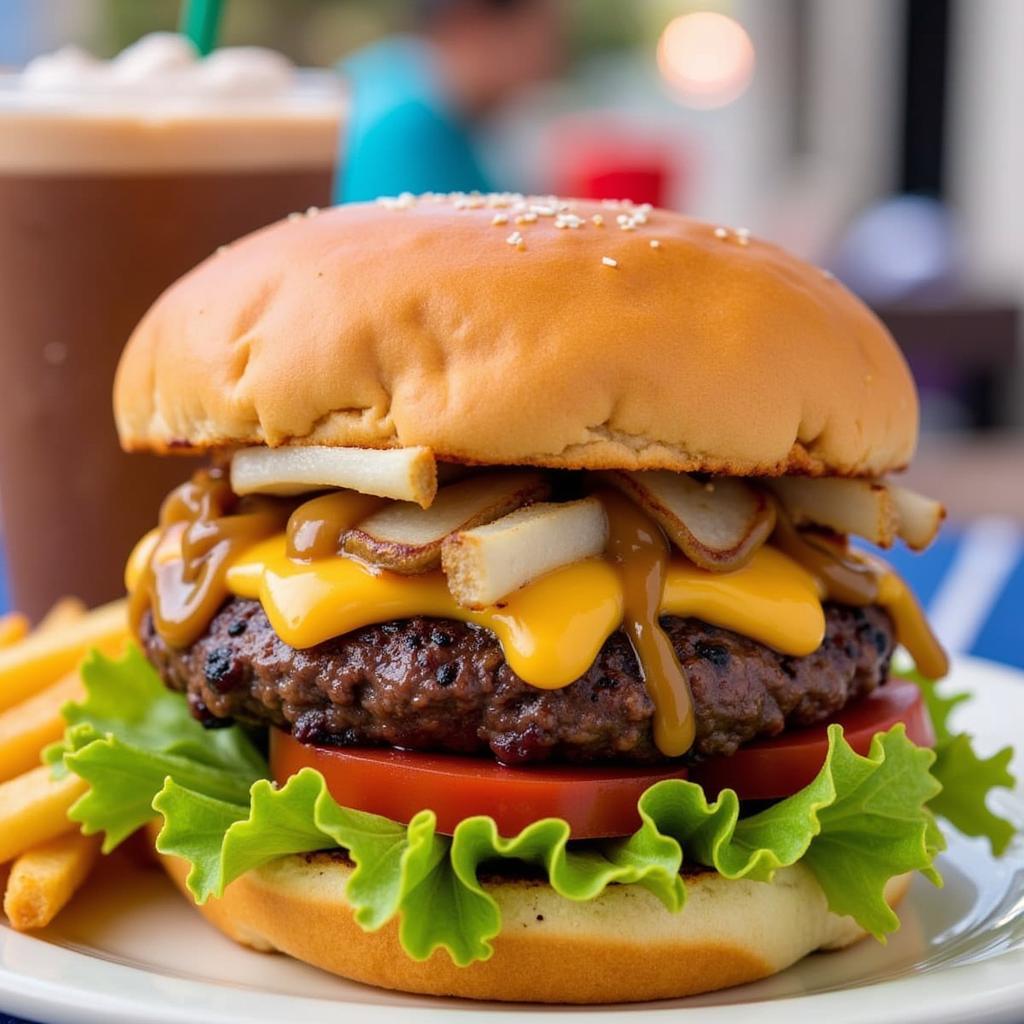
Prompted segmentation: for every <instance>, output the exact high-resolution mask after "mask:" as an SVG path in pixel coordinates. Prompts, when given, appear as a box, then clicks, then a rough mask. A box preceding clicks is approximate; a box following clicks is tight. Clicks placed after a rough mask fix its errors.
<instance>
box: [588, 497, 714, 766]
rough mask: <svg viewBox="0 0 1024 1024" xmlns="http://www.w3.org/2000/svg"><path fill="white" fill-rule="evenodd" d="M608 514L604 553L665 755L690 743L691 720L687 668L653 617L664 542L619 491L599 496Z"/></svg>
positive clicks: (693, 730)
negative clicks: (618, 582)
mask: <svg viewBox="0 0 1024 1024" xmlns="http://www.w3.org/2000/svg"><path fill="white" fill-rule="evenodd" d="M599 497H600V499H601V503H602V504H603V505H604V507H605V511H606V512H607V513H608V525H609V528H610V532H609V538H608V551H607V553H608V557H609V558H610V559H611V560H612V562H613V563H614V564H615V566H616V568H617V569H618V571H619V575H620V577H621V579H622V591H623V597H624V602H623V620H622V628H623V630H624V631H625V634H626V636H627V638H628V639H629V643H630V646H631V647H632V648H633V653H634V654H635V655H636V660H637V664H638V665H639V666H640V677H641V679H643V681H644V685H645V686H646V687H647V692H648V694H650V698H651V700H652V701H653V703H654V742H655V744H656V745H657V747H658V749H659V750H660V751H661V752H662V753H663V754H664V755H665V756H666V757H679V756H681V755H682V754H685V753H686V752H687V751H688V750H689V749H690V747H692V746H693V741H694V736H695V734H696V720H695V718H694V713H693V696H692V694H691V693H690V684H689V682H688V681H687V678H686V673H685V672H684V671H683V667H682V665H680V664H679V659H678V658H677V657H676V653H675V651H674V650H673V648H672V641H671V640H669V638H668V636H667V635H666V633H665V631H664V630H663V629H662V628H661V624H660V622H659V621H658V619H659V615H660V612H661V598H662V593H663V591H664V589H665V574H666V570H667V567H668V560H669V546H668V541H667V540H666V539H665V535H664V534H663V533H662V531H661V528H660V527H659V526H658V525H657V524H656V523H655V522H653V521H652V520H651V519H650V518H649V517H648V516H647V515H645V514H644V513H643V512H642V511H641V510H640V509H639V508H638V507H637V506H636V505H635V504H633V502H631V501H630V500H629V499H628V498H624V497H623V496H622V495H621V494H614V493H612V492H610V491H604V492H602V493H601V494H600V495H599Z"/></svg>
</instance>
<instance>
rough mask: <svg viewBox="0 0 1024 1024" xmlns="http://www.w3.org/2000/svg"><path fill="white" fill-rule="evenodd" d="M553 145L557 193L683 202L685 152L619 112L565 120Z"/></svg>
mask: <svg viewBox="0 0 1024 1024" xmlns="http://www.w3.org/2000/svg"><path fill="white" fill-rule="evenodd" d="M550 146H551V165H552V171H553V179H554V181H553V189H552V191H554V192H555V193H557V194H558V195H563V196H575V197H576V198H578V199H630V200H632V201H633V202H634V203H650V204H651V205H652V206H668V205H678V200H679V196H680V193H681V185H683V184H685V177H684V175H683V170H684V168H683V165H682V160H681V155H680V153H679V152H678V151H677V150H676V149H675V148H674V147H672V146H670V145H669V144H667V143H664V142H662V141H660V140H659V139H657V138H655V137H653V135H651V134H648V133H646V132H644V131H642V130H641V129H638V128H637V127H635V126H632V125H630V126H626V125H623V124H621V123H619V122H617V121H616V120H615V119H614V118H609V119H607V120H601V121H597V120H582V121H570V122H564V121H563V122H560V123H559V124H558V125H557V126H556V129H555V130H554V131H553V132H552V133H551V136H550ZM681 179H682V180H681Z"/></svg>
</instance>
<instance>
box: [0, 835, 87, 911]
mask: <svg viewBox="0 0 1024 1024" xmlns="http://www.w3.org/2000/svg"><path fill="white" fill-rule="evenodd" d="M99 851H100V837H99V836H98V835H96V836H83V835H82V834H81V833H80V832H69V833H68V834H67V835H66V836H60V837H59V838H57V839H52V840H50V842H48V843H43V844H42V845H41V846H36V847H34V848H33V849H31V850H27V851H26V852H25V853H23V854H22V855H21V856H20V857H18V859H17V860H16V861H15V862H14V864H13V865H12V866H11V873H10V876H9V878H8V880H7V892H6V893H5V894H4V913H5V914H6V915H7V920H8V921H10V923H11V927H13V928H15V929H16V930H17V931H27V930H28V929H30V928H45V927H46V926H47V925H48V924H49V923H50V922H51V921H52V920H53V919H54V918H55V917H56V916H57V914H58V913H60V911H61V910H62V909H63V908H64V906H65V905H66V904H67V902H68V900H70V899H71V897H72V896H74V894H75V892H76V891H77V890H78V888H79V887H80V886H81V884H82V883H83V882H84V881H85V879H86V877H87V876H88V874H89V872H90V871H91V870H92V866H93V865H94V864H95V863H96V857H97V856H98V854H99Z"/></svg>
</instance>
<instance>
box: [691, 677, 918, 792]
mask: <svg viewBox="0 0 1024 1024" xmlns="http://www.w3.org/2000/svg"><path fill="white" fill-rule="evenodd" d="M833 722H838V723H839V725H841V726H842V727H843V734H844V736H845V737H846V741H847V743H849V744H850V746H851V747H853V749H854V750H856V751H857V753H858V754H866V753H867V752H868V750H869V748H870V747H871V739H872V737H873V736H874V735H875V733H878V732H885V731H886V730H887V729H890V728H891V727H892V726H894V725H896V724H897V722H902V723H903V724H904V725H905V726H906V727H907V736H908V738H909V739H910V740H911V741H912V742H914V743H916V744H917V745H918V746H921V747H931V746H934V745H935V731H934V729H933V728H932V723H931V719H930V718H929V717H928V709H927V707H926V706H925V703H924V697H923V696H922V694H921V691H920V689H919V688H918V687H917V686H915V685H914V683H911V682H909V681H907V680H903V679H893V680H890V681H889V682H888V683H886V684H885V686H882V687H879V689H877V690H875V691H874V692H873V693H871V694H869V695H868V696H867V697H863V698H861V699H860V700H858V701H855V702H854V703H853V704H851V705H850V706H849V707H847V708H844V709H843V710H842V711H841V712H840V713H839V714H838V715H836V716H835V717H833V718H831V719H830V720H829V722H828V723H824V724H822V725H813V726H809V727H808V728H806V729H787V730H786V732H784V733H782V734H781V735H780V736H776V737H774V738H773V739H768V740H755V741H754V742H753V743H747V744H745V745H744V746H742V747H740V748H739V750H737V751H736V753H735V754H733V755H732V756H731V757H713V758H709V759H708V760H707V761H702V762H701V763H700V764H697V765H692V766H691V767H690V778H691V779H692V780H693V781H694V782H699V783H700V784H701V785H702V786H703V787H704V791H705V792H706V793H707V795H708V797H709V798H713V797H714V796H715V795H716V794H717V793H719V792H721V790H723V789H734V790H736V793H737V794H738V795H739V797H740V799H741V800H776V799H778V798H780V797H785V796H790V795H791V794H793V793H795V792H796V791H797V790H798V789H803V787H804V786H806V785H808V783H810V782H811V781H812V779H813V778H814V777H815V775H817V774H818V772H819V770H820V769H821V766H822V765H823V764H824V763H825V755H826V754H827V752H828V725H829V724H830V723H833Z"/></svg>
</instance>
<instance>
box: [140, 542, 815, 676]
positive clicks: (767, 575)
mask: <svg viewBox="0 0 1024 1024" xmlns="http://www.w3.org/2000/svg"><path fill="white" fill-rule="evenodd" d="M155 545H156V533H155V532H154V533H153V534H149V535H147V537H145V538H143V540H142V541H141V542H140V543H139V545H138V547H137V548H136V550H135V552H134V553H133V554H132V557H131V559H130V560H129V564H128V569H127V572H126V577H127V583H128V588H129V590H132V589H134V587H135V584H136V582H137V580H138V579H139V575H140V572H141V567H142V566H143V565H144V564H145V562H146V561H147V560H148V559H149V557H150V555H151V554H152V552H153V550H154V546H155ZM175 547H176V546H175V544H174V543H173V542H171V541H170V538H166V539H165V541H164V543H163V544H162V545H161V547H160V550H159V551H158V552H157V555H156V557H157V559H158V560H162V559H171V558H175V557H180V555H179V554H178V551H176V550H175ZM227 584H228V588H229V590H230V591H231V592H232V593H233V594H235V595H236V596H238V597H243V598H250V599H252V600H258V601H259V602H260V603H261V604H262V605H263V608H264V610H265V611H266V613H267V618H268V619H269V620H270V624H271V625H272V626H273V627H274V631H275V632H276V633H277V635H278V636H280V637H281V639H282V640H284V642H285V643H287V644H288V645H290V646H291V647H295V648H308V647H313V646H315V645H316V644H319V643H322V642H323V641H325V640H329V639H331V638H332V637H336V636H340V635H342V634H343V633H347V632H350V631H351V630H354V629H358V628H360V627H361V626H368V625H372V624H374V623H378V622H387V621H389V620H391V619H402V618H409V617H410V616H414V615H428V616H433V617H438V618H448V619H458V620H461V621H463V622H471V623H474V624H476V625H478V626H484V627H486V628H487V629H489V630H491V631H492V632H493V633H494V634H495V635H496V636H497V637H498V639H499V641H500V642H501V645H502V648H503V649H504V652H505V657H506V659H507V660H508V663H509V666H510V667H511V668H512V670H513V671H514V672H515V673H516V675H518V676H519V677H520V678H521V679H523V680H525V681H526V682H528V683H530V684H531V685H533V686H537V687H540V688H542V689H556V688H558V687H562V686H567V685H568V684H569V683H571V682H572V681H573V680H575V679H578V678H579V677H580V676H581V675H583V674H584V673H585V672H586V671H587V669H588V668H589V667H590V666H591V665H592V664H593V662H594V661H595V659H596V658H597V655H598V652H599V651H600V649H601V647H602V645H603V644H604V642H605V640H607V639H608V637H609V636H610V635H611V634H612V633H613V632H615V630H617V629H618V628H619V626H620V625H621V623H622V616H623V591H622V583H621V580H620V576H619V574H618V572H616V570H615V568H614V567H613V566H612V565H611V564H609V563H608V562H607V561H605V560H604V559H600V558H592V559H587V560H585V561H582V562H577V563H575V564H572V565H567V566H564V567H563V568H561V569H556V570H555V571H554V572H551V573H548V574H547V575H546V576H543V577H541V578H540V579H538V580H535V581H534V582H533V583H530V584H528V585H527V586H525V587H523V588H522V589H521V590H518V591H516V592H515V593H513V594H510V595H509V596H508V597H507V598H505V599H504V600H503V601H501V602H499V603H498V604H496V605H494V606H492V607H490V608H486V609H484V610H482V611H474V610H471V609H468V608H462V607H460V606H459V605H458V604H456V603H455V601H454V599H453V598H452V596H451V594H450V593H449V591H448V586H447V583H446V581H445V578H444V575H443V574H442V573H441V572H440V570H437V571H434V572H429V573H424V574H422V575H419V576H402V575H399V574H397V573H392V572H387V571H384V570H379V569H374V568H371V567H369V566H367V565H364V564H363V563H362V562H358V561H356V560H354V559H351V558H346V557H343V556H335V557H331V558H324V559H319V560H317V561H313V562H298V561H295V560H294V559H291V558H289V557H288V555H287V550H286V539H285V536H284V534H279V535H277V536H275V537H271V538H270V539H268V540H265V541H261V542H260V543H258V544H255V545H254V546H252V547H251V548H249V549H248V550H247V551H245V552H243V553H242V554H241V556H240V557H239V558H238V559H237V560H235V561H234V562H233V564H232V565H231V566H230V567H229V569H228V571H227ZM822 596H823V595H822V592H821V589H820V585H819V584H818V582H817V581H816V580H815V579H814V577H813V576H812V575H811V574H810V573H808V572H807V571H806V570H805V569H803V568H801V566H799V565H797V563H796V562H794V561H793V560H792V559H790V558H788V557H787V556H786V555H784V554H782V553H781V552H780V551H778V550H776V549H775V548H772V547H768V546H766V547H763V548H761V549H760V550H758V551H757V552H756V553H755V554H754V556H753V558H752V559H751V560H750V562H749V563H748V564H747V565H745V566H744V567H743V568H742V569H738V570H736V571H735V572H730V573H711V572H707V571H705V570H703V569H699V568H698V567H697V566H695V565H693V564H692V563H691V562H689V561H687V560H686V559H685V558H683V557H682V556H679V555H677V556H675V557H673V558H672V560H671V562H670V564H669V567H668V572H667V575H666V580H665V588H664V593H663V596H662V603H661V613H662V614H663V615H680V616H693V617H694V618H698V619H701V620H703V621H705V622H709V623H711V624H712V625H716V626H721V627H723V628H725V629H731V630H733V631H734V632H737V633H741V634H743V635H744V636H749V637H751V638H753V639H755V640H758V641H759V642H761V643H763V644H766V645H767V646H769V647H773V648H775V649H776V650H778V651H781V652H782V653H784V654H790V655H794V656H801V655H805V654H810V653H811V652H812V651H814V650H815V649H817V647H818V646H819V645H820V644H821V640H822V637H823V636H824V632H825V615H824V612H823V610H822V607H821V598H822Z"/></svg>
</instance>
